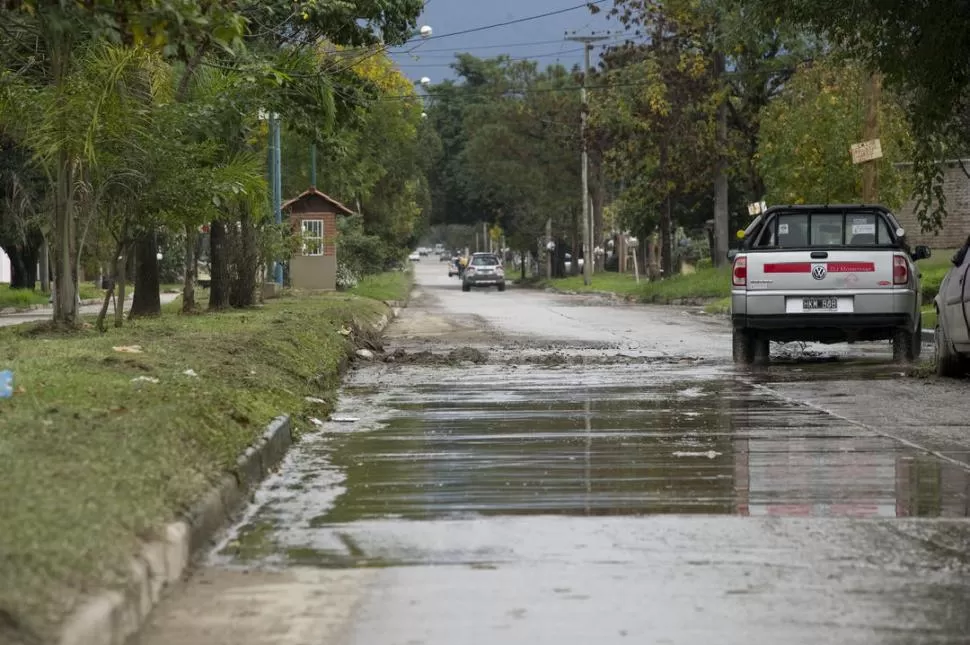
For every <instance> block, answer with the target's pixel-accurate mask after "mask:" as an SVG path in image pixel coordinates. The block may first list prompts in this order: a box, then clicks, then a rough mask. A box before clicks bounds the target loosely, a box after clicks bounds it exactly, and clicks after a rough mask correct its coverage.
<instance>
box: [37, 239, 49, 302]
mask: <svg viewBox="0 0 970 645" xmlns="http://www.w3.org/2000/svg"><path fill="white" fill-rule="evenodd" d="M39 260H40V290H41V291H43V292H44V293H50V292H51V256H50V247H49V246H48V244H47V240H46V239H45V240H44V241H43V242H42V243H41V245H40V258H39Z"/></svg>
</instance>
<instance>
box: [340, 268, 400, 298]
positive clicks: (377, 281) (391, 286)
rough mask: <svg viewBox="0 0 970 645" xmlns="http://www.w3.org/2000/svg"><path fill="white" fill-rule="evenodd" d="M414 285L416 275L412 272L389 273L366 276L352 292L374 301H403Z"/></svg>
mask: <svg viewBox="0 0 970 645" xmlns="http://www.w3.org/2000/svg"><path fill="white" fill-rule="evenodd" d="M413 284H414V274H412V273H411V272H410V271H388V272H387V273H378V274H375V275H368V276H365V277H364V278H362V279H361V281H360V282H359V283H358V284H357V286H356V287H354V288H353V289H351V290H350V292H351V293H353V294H356V295H358V296H361V297H363V298H373V299H374V300H382V301H403V300H406V299H407V296H408V293H410V291H411V285H413Z"/></svg>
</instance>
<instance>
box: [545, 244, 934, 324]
mask: <svg viewBox="0 0 970 645" xmlns="http://www.w3.org/2000/svg"><path fill="white" fill-rule="evenodd" d="M952 255H953V250H939V251H934V252H933V257H931V258H929V259H926V260H920V262H919V263H918V266H919V268H920V272H921V273H922V282H921V284H922V289H923V302H924V303H932V301H933V298H935V297H936V294H937V292H939V289H940V283H941V282H942V281H943V277H944V276H945V275H946V272H947V271H949V269H950V266H951V264H950V257H951V256H952ZM730 276H731V272H730V269H728V268H723V269H710V268H707V269H699V270H698V271H697V272H696V273H692V274H686V275H676V276H674V277H672V278H670V279H669V280H659V281H656V282H649V281H647V280H645V279H643V278H642V277H641V280H640V284H639V285H638V284H636V281H635V280H634V278H633V276H632V275H627V274H620V273H599V274H595V275H593V279H592V282H591V284H590V285H589V286H586V285H585V284H583V278H582V276H574V277H570V278H562V279H558V280H551V281H548V282H545V283H543V284H545V285H547V286H551V287H555V288H557V289H562V290H564V291H576V292H581V293H583V292H596V291H600V292H610V293H615V294H617V295H621V296H632V297H634V298H636V299H637V300H639V301H641V302H654V303H659V304H669V303H671V302H678V301H683V300H687V299H714V298H717V299H718V300H717V302H712V303H709V304H708V305H707V306H706V307H705V310H706V311H707V312H708V313H726V312H727V311H729V310H730V301H729V300H728V297H729V296H730V294H731V281H730ZM923 319H924V326H926V319H927V315H926V314H925V313H924V315H923Z"/></svg>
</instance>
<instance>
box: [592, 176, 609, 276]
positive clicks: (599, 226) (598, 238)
mask: <svg viewBox="0 0 970 645" xmlns="http://www.w3.org/2000/svg"><path fill="white" fill-rule="evenodd" d="M604 197H605V195H604V191H603V189H602V183H600V182H597V188H596V190H594V191H593V245H592V246H593V248H596V247H597V246H599V245H600V244H602V243H603V201H604ZM603 251H604V252H603V255H601V256H599V257H596V258H595V259H596V270H597V271H599V272H602V271H603V270H604V267H605V265H606V252H605V251H606V249H605V248H604V249H603Z"/></svg>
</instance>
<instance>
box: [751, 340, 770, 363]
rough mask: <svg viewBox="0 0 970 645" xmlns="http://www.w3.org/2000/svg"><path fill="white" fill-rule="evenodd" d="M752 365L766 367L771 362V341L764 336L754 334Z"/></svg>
mask: <svg viewBox="0 0 970 645" xmlns="http://www.w3.org/2000/svg"><path fill="white" fill-rule="evenodd" d="M753 345H754V361H752V362H753V364H754V365H767V364H768V363H770V362H771V339H770V338H769V337H768V336H767V335H765V334H758V333H756V334H754V339H753Z"/></svg>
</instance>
